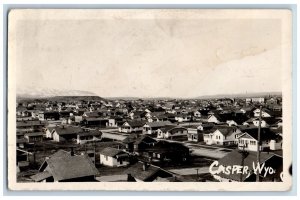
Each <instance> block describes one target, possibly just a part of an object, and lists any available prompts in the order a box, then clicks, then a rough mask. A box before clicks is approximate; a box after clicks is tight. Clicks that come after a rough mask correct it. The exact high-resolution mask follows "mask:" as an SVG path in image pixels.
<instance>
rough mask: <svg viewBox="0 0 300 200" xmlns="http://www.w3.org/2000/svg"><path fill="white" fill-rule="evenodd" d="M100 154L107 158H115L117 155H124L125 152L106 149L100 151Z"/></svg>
mask: <svg viewBox="0 0 300 200" xmlns="http://www.w3.org/2000/svg"><path fill="white" fill-rule="evenodd" d="M100 154H102V155H105V156H109V157H115V156H116V155H118V154H125V152H123V151H122V150H120V149H116V148H112V147H106V148H104V149H103V150H102V151H100Z"/></svg>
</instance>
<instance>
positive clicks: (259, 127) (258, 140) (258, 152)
mask: <svg viewBox="0 0 300 200" xmlns="http://www.w3.org/2000/svg"><path fill="white" fill-rule="evenodd" d="M261 113H262V106H260V107H259V123H258V134H257V164H258V165H260V148H261V142H260V129H261ZM259 175H260V174H259V172H258V171H257V172H256V182H259Z"/></svg>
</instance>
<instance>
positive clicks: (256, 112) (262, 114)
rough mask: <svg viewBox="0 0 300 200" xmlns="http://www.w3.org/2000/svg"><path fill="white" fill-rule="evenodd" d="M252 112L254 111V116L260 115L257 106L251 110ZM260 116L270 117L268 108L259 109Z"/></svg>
mask: <svg viewBox="0 0 300 200" xmlns="http://www.w3.org/2000/svg"><path fill="white" fill-rule="evenodd" d="M253 113H254V117H259V115H260V109H259V108H257V109H255V110H254V111H253ZM261 116H262V117H272V114H271V111H270V110H268V109H265V108H263V109H262V110H261Z"/></svg>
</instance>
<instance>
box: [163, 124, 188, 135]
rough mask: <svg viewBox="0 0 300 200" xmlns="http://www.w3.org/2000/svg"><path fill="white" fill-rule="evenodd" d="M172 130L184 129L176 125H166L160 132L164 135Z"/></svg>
mask: <svg viewBox="0 0 300 200" xmlns="http://www.w3.org/2000/svg"><path fill="white" fill-rule="evenodd" d="M173 129H186V128H184V127H181V126H177V125H167V126H164V127H163V128H161V129H160V130H161V131H162V132H164V133H166V132H169V131H171V130H173Z"/></svg>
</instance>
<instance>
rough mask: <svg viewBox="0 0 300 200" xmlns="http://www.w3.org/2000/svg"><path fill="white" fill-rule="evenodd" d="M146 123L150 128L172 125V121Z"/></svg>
mask: <svg viewBox="0 0 300 200" xmlns="http://www.w3.org/2000/svg"><path fill="white" fill-rule="evenodd" d="M146 125H148V126H149V127H151V128H157V127H164V126H166V125H172V123H171V122H170V121H162V122H146Z"/></svg>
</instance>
